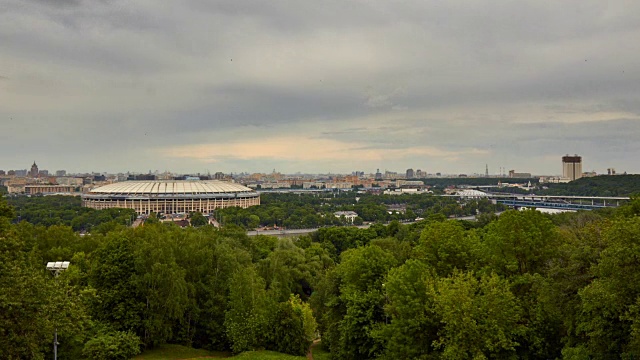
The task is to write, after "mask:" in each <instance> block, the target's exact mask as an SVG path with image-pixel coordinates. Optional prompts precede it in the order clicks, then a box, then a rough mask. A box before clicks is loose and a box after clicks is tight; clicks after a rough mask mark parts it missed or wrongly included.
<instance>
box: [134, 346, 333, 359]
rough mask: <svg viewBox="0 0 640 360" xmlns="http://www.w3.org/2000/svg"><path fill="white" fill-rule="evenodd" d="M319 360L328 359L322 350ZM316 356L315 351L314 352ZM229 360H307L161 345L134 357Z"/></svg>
mask: <svg viewBox="0 0 640 360" xmlns="http://www.w3.org/2000/svg"><path fill="white" fill-rule="evenodd" d="M318 352H319V353H320V357H319V359H320V360H322V359H328V357H326V356H325V357H322V355H324V354H328V353H326V352H324V351H322V350H320V351H318ZM314 354H315V351H314ZM221 358H229V359H233V360H236V359H238V360H306V357H304V356H292V355H287V354H282V353H279V352H274V351H247V352H244V353H242V354H240V355H236V356H233V357H232V356H231V354H230V353H227V352H219V351H207V350H203V349H193V348H190V347H187V346H181V345H170V344H166V345H161V346H159V347H157V348H155V349H151V350H148V351H145V352H144V353H142V354H140V355H138V356H136V357H134V358H133V359H132V360H178V359H180V360H190V359H221Z"/></svg>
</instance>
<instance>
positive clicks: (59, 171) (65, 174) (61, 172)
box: [56, 170, 67, 177]
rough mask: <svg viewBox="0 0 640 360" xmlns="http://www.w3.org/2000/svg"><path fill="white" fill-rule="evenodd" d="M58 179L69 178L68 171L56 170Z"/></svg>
mask: <svg viewBox="0 0 640 360" xmlns="http://www.w3.org/2000/svg"><path fill="white" fill-rule="evenodd" d="M56 176H57V177H63V176H67V170H56Z"/></svg>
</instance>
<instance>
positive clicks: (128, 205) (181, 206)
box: [82, 180, 260, 215]
mask: <svg viewBox="0 0 640 360" xmlns="http://www.w3.org/2000/svg"><path fill="white" fill-rule="evenodd" d="M82 204H83V206H85V207H89V208H93V209H110V208H125V209H134V210H135V211H136V212H137V213H138V214H141V215H142V214H150V213H151V212H154V213H164V214H175V213H189V212H200V213H203V214H208V213H212V212H213V211H214V210H215V209H219V208H227V207H234V206H237V207H242V208H247V207H249V206H254V205H260V194H258V193H257V192H256V191H254V190H252V189H249V188H248V187H245V186H242V185H240V184H235V183H230V182H225V181H218V180H203V181H200V180H195V181H192V180H158V181H123V182H118V183H114V184H109V185H105V186H102V187H99V188H95V189H93V190H91V191H90V192H88V193H86V194H84V195H82Z"/></svg>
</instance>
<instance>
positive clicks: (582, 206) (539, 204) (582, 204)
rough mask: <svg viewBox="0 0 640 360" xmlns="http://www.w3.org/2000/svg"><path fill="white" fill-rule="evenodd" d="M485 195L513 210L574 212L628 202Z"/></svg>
mask: <svg viewBox="0 0 640 360" xmlns="http://www.w3.org/2000/svg"><path fill="white" fill-rule="evenodd" d="M487 195H488V196H487V198H489V199H492V200H494V201H496V202H497V203H500V204H504V205H507V206H509V207H514V208H521V207H528V208H530V207H531V208H533V207H535V208H547V209H560V210H574V211H577V210H595V209H604V208H614V207H618V206H620V204H621V203H624V202H626V201H628V200H629V198H628V197H625V196H551V195H498V194H487Z"/></svg>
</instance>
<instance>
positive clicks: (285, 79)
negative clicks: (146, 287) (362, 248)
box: [0, 0, 640, 172]
mask: <svg viewBox="0 0 640 360" xmlns="http://www.w3.org/2000/svg"><path fill="white" fill-rule="evenodd" d="M639 36H640V3H639V4H636V3H630V2H624V1H612V2H607V3H603V2H601V1H573V0H571V1H566V2H556V3H550V2H539V1H521V2H517V3H516V2H505V1H483V2H478V3H469V2H463V1H446V2H443V1H421V0H414V1H403V2H388V1H367V2H361V1H333V0H330V1H321V2H300V1H279V0H276V1H270V2H264V1H258V0H248V1H205V0H194V1H189V2H163V1H148V2H126V1H121V0H118V1H87V0H62V1H44V0H31V1H29V2H23V1H19V0H9V1H8V6H6V7H3V9H0V44H2V52H0V69H2V70H1V71H2V77H0V99H9V101H6V102H4V103H3V102H2V101H0V119H3V120H2V121H3V124H4V122H5V119H10V118H13V119H17V120H14V121H16V122H18V124H13V125H10V126H8V127H7V128H8V129H10V130H11V133H12V136H11V137H8V138H3V141H2V142H1V143H2V144H0V154H3V155H1V156H0V168H2V167H3V165H2V163H3V162H5V163H10V162H13V161H15V160H13V159H14V156H13V155H14V153H15V151H14V149H16V148H23V149H24V146H23V144H25V143H27V142H28V141H30V139H34V138H37V139H40V140H41V141H43V143H45V141H48V140H49V139H56V140H59V144H58V143H56V146H55V150H54V151H52V150H50V149H49V150H47V149H46V148H45V147H44V146H34V147H32V148H29V149H26V150H24V151H23V152H24V155H25V156H26V157H27V158H30V159H31V158H33V157H36V158H38V155H40V156H42V157H43V159H44V158H45V157H47V156H50V158H49V159H50V160H51V161H53V159H69V161H70V162H73V163H77V166H78V167H79V168H82V167H84V166H88V165H87V164H93V163H94V162H95V160H94V159H96V158H97V159H99V160H100V162H104V164H110V165H108V166H107V165H105V169H106V168H110V169H114V168H115V169H117V168H118V164H122V163H126V164H130V166H131V167H135V166H137V167H141V168H142V170H147V169H146V168H147V167H149V166H151V167H154V168H155V167H158V168H161V169H162V168H163V166H162V165H163V164H167V166H168V165H171V166H177V167H189V166H191V167H200V166H201V165H202V164H200V163H198V162H196V161H194V162H183V163H180V162H175V161H174V160H171V159H157V158H154V156H153V155H150V154H149V153H148V152H149V151H150V149H153V148H155V147H158V146H161V145H162V144H174V145H181V144H193V143H206V142H215V141H220V140H228V139H234V138H238V139H239V138H241V137H242V136H243V135H247V134H248V135H249V136H258V137H266V136H274V134H294V135H296V136H308V137H320V138H329V139H333V140H337V141H344V142H350V141H353V142H358V143H359V144H364V145H362V146H365V147H371V148H372V149H375V148H387V149H391V148H393V149H410V148H411V147H415V146H433V147H434V148H438V149H443V150H445V151H458V150H460V149H481V150H486V151H488V152H490V155H486V159H485V160H484V161H482V160H479V159H480V157H479V156H480V155H478V156H475V155H474V157H473V158H469V159H461V160H460V161H458V162H452V163H437V162H436V160H433V161H434V162H433V163H428V161H427V160H424V159H417V160H415V161H416V162H419V161H424V163H423V164H424V165H425V166H422V167H427V166H426V165H429V166H430V167H439V168H440V169H442V170H443V171H444V170H446V169H449V170H451V171H452V172H460V171H465V172H466V170H464V169H465V167H473V168H476V167H478V168H480V169H479V171H481V172H482V170H483V169H481V168H482V167H483V166H478V164H476V162H478V161H480V162H483V163H484V162H494V163H497V162H499V163H501V164H502V165H504V166H508V165H509V163H517V159H518V158H520V159H531V167H532V168H534V169H537V171H539V172H544V171H545V169H549V168H551V169H555V166H556V165H555V164H551V165H548V164H545V161H546V160H545V158H543V157H545V156H549V157H552V156H553V155H554V154H556V153H558V154H564V153H566V152H571V153H573V152H580V153H584V154H586V155H585V157H588V158H590V159H591V160H592V161H593V162H592V164H595V165H597V166H601V165H604V164H605V162H606V161H607V157H608V158H609V159H611V158H615V159H616V161H619V162H620V164H621V165H617V166H616V167H627V168H628V169H629V170H635V171H639V170H640V169H638V168H637V165H636V163H637V161H635V160H633V159H632V158H631V155H630V154H634V153H635V154H637V153H638V150H639V149H638V146H637V145H635V144H636V143H637V142H638V141H637V137H638V135H637V134H640V128H639V127H638V125H636V124H638V123H639V119H638V117H639V114H640V105H639V103H638V102H637V99H638V97H639V96H640V88H638V86H637V84H638V81H640V66H639V65H638V64H640V51H638V50H640V48H638V45H637V44H638V42H637V41H636V39H637V38H638V37H639ZM232 58H233V62H231V61H230V59H232ZM9 79H10V81H9ZM398 89H400V90H398ZM598 114H601V115H602V117H612V116H613V117H620V118H621V119H618V120H612V119H607V120H608V121H606V122H605V121H594V120H599V119H600V118H599V117H598V116H597V115H598ZM582 115H584V116H585V118H588V119H585V120H589V121H588V122H587V121H583V122H579V118H580V117H581V116H582ZM634 116H635V117H634ZM623 118H624V119H623ZM576 119H578V120H576ZM27 125H28V126H27ZM38 129H41V130H38ZM145 134H146V135H145ZM56 142H57V141H56ZM359 146H360V145H359ZM79 148H82V149H88V150H85V151H82V152H81V153H79V152H78V149H79ZM121 149H124V150H121ZM104 152H109V153H111V154H113V155H112V156H103V155H102V154H104ZM130 153H135V154H136V156H135V157H134V158H133V159H132V157H131V156H130V155H128V154H130ZM4 154H11V155H10V156H9V155H4ZM614 155H615V156H614ZM31 160H33V159H31ZM31 160H30V161H31ZM399 161H400V162H398V163H397V166H400V167H404V166H407V167H409V165H411V167H416V166H415V165H412V164H411V163H410V161H411V160H410V159H407V160H399ZM403 161H405V162H403ZM265 163H268V164H269V166H278V167H279V168H280V169H282V170H283V171H284V170H295V166H302V167H304V166H307V165H305V164H300V163H296V162H292V163H290V164H284V163H278V160H277V159H274V160H270V161H267V162H265ZM426 163H428V164H426ZM150 164H155V165H153V166H152V165H150ZM254 165H256V163H255V162H253V163H252V162H251V161H249V160H248V161H242V162H238V164H237V167H238V168H241V167H242V168H244V169H248V168H251V166H254ZM25 166H26V165H25ZM220 166H228V167H229V169H233V168H234V164H233V161H231V160H229V161H227V162H225V163H224V164H223V165H220ZM318 166H336V167H340V168H352V167H353V166H354V164H325V163H322V164H318ZM378 166H379V167H384V166H385V165H384V164H378ZM4 167H6V166H4ZM23 167H24V166H23ZM67 167H70V166H67ZM458 169H459V170H458ZM176 170H178V169H176ZM222 170H224V169H222ZM326 170H331V169H326ZM521 170H522V171H525V170H527V169H521ZM531 171H534V170H531ZM550 171H552V170H550ZM553 171H555V170H553Z"/></svg>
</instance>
